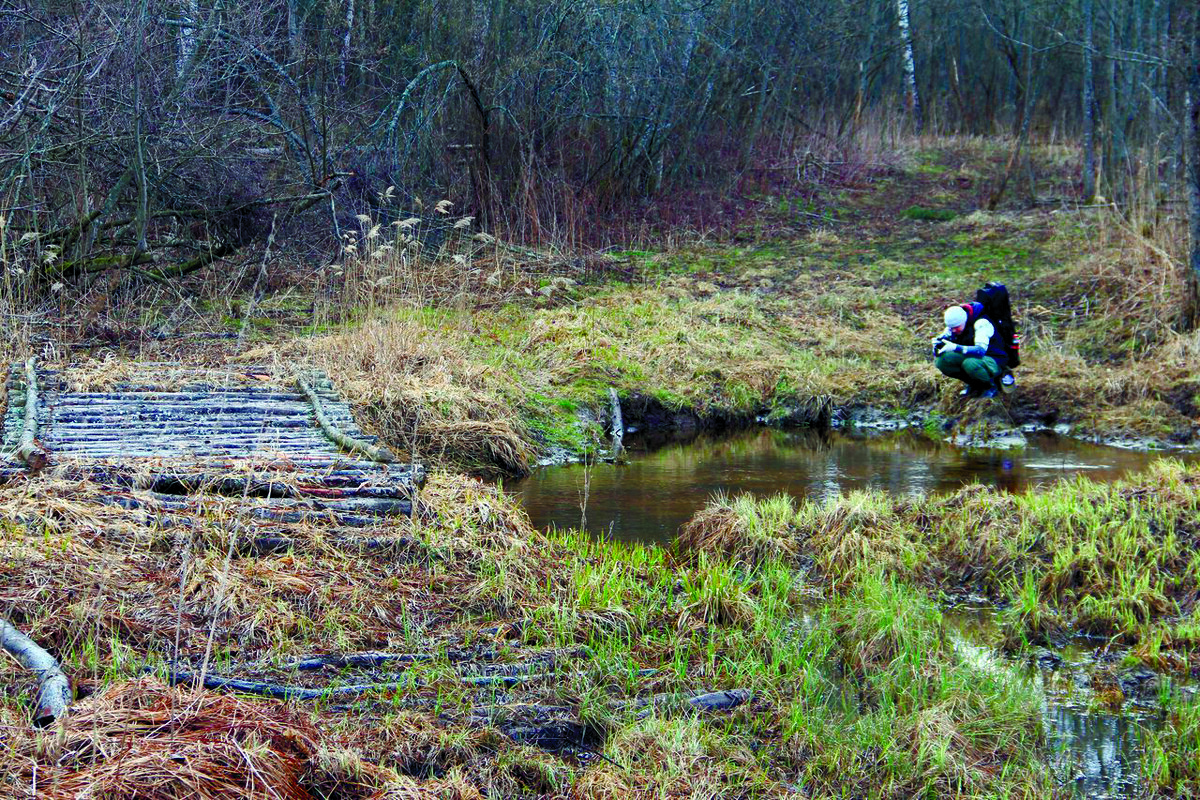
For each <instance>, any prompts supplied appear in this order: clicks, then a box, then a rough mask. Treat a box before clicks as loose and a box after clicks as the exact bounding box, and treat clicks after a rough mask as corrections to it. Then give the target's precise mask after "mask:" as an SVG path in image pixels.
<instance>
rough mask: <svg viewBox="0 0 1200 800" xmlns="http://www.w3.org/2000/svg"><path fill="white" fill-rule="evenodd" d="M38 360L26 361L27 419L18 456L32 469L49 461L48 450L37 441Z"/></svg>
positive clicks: (43, 465) (18, 448) (40, 466)
mask: <svg viewBox="0 0 1200 800" xmlns="http://www.w3.org/2000/svg"><path fill="white" fill-rule="evenodd" d="M37 415H38V393H37V362H36V359H34V358H33V356H30V357H29V360H28V361H26V362H25V421H24V425H23V427H22V428H21V443H20V445H18V447H17V458H19V459H21V460H22V461H24V462H25V463H26V464H27V465H28V466H29V468H30V469H32V470H39V469H42V468H43V467H45V466H46V464H47V463H49V459H48V458H47V457H46V451H45V450H43V449H42V447H41V445H39V444H38V443H37V424H38V421H37Z"/></svg>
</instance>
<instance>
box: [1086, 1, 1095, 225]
mask: <svg viewBox="0 0 1200 800" xmlns="http://www.w3.org/2000/svg"><path fill="white" fill-rule="evenodd" d="M1092 49H1093V42H1092V0H1083V202H1084V203H1091V202H1092V201H1094V200H1095V199H1096V77H1095V69H1094V67H1093V64H1092Z"/></svg>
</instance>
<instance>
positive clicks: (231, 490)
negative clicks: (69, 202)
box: [0, 359, 425, 525]
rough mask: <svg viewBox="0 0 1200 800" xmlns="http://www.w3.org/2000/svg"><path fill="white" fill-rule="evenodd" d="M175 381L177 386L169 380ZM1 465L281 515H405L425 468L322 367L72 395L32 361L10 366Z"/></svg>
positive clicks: (150, 376) (162, 378)
mask: <svg viewBox="0 0 1200 800" xmlns="http://www.w3.org/2000/svg"><path fill="white" fill-rule="evenodd" d="M173 384H174V385H177V386H178V388H176V389H168V388H164V387H167V386H171V385H173ZM0 457H2V458H3V463H0V472H2V473H4V474H5V475H9V476H11V475H12V474H14V473H19V472H22V471H25V470H39V469H44V468H46V467H47V466H51V467H53V468H54V469H56V470H57V471H60V472H61V473H63V474H65V475H69V476H71V477H75V478H83V479H88V480H91V481H94V482H97V483H100V484H107V485H112V486H114V487H119V488H120V489H140V490H148V491H151V492H155V493H158V494H159V495H164V494H166V495H172V494H174V495H187V494H199V493H211V494H220V495H226V496H231V497H245V498H251V497H253V498H256V500H257V502H256V504H255V505H256V507H261V506H262V501H263V499H265V500H266V501H268V503H270V502H276V503H277V504H278V505H279V509H278V511H279V513H280V515H281V517H280V518H290V516H295V515H297V514H300V515H301V516H303V515H304V514H306V513H310V512H311V514H312V515H313V516H314V517H315V516H320V515H330V516H332V517H333V518H334V519H335V520H336V519H337V518H338V515H339V513H343V512H345V513H346V514H347V516H352V518H353V524H355V525H361V524H362V521H363V520H364V518H365V519H370V518H371V517H372V516H376V517H388V516H395V515H409V514H411V513H412V503H413V499H414V497H415V496H416V492H417V490H418V489H419V487H420V486H421V484H422V483H423V482H424V478H425V473H424V469H423V468H422V467H421V466H420V465H417V464H402V463H398V462H399V459H398V458H397V457H396V456H395V455H394V454H393V453H391V452H390V451H388V450H387V448H385V447H383V446H382V445H380V443H379V442H378V441H377V440H376V439H375V437H372V436H368V435H366V434H364V433H363V431H362V430H360V429H359V427H358V425H357V424H356V423H355V422H354V417H353V415H352V414H351V412H350V408H349V406H348V405H347V404H346V402H345V401H344V400H343V399H342V398H341V397H340V396H339V395H338V393H337V391H336V389H335V388H334V386H333V384H332V383H331V382H330V381H329V379H328V378H327V377H326V376H325V375H324V374H322V373H319V372H313V371H308V372H297V373H293V374H286V375H280V376H276V375H274V373H273V371H272V370H270V369H266V368H262V369H256V368H243V369H241V370H238V371H234V370H229V371H223V372H220V373H215V372H214V371H212V370H188V369H180V368H174V367H170V366H169V365H168V366H162V367H157V368H156V367H155V366H148V367H147V368H146V371H145V372H144V373H142V374H139V375H138V376H137V379H136V380H132V381H128V382H126V383H124V384H121V385H118V386H116V387H114V388H113V389H111V390H109V391H72V390H71V389H70V388H69V387H68V385H67V382H66V381H65V380H64V377H63V375H62V374H61V373H58V372H55V371H52V370H47V369H38V368H36V367H35V365H34V363H33V360H32V359H31V360H30V361H28V362H25V363H22V364H15V365H13V366H12V367H11V369H10V370H9V377H8V409H7V413H6V414H5V417H4V426H3V437H2V446H0Z"/></svg>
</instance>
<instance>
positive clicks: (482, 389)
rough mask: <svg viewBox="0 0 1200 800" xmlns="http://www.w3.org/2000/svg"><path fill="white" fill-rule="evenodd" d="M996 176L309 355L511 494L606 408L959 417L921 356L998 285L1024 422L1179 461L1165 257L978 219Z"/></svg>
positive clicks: (795, 221)
mask: <svg viewBox="0 0 1200 800" xmlns="http://www.w3.org/2000/svg"><path fill="white" fill-rule="evenodd" d="M1068 155H1069V154H1067V153H1065V152H1063V151H1058V150H1055V149H1050V148H1046V149H1043V150H1040V151H1038V152H1037V159H1038V165H1039V174H1040V175H1042V183H1041V184H1040V187H1039V188H1040V190H1041V191H1042V192H1044V193H1045V192H1049V193H1052V194H1053V193H1056V192H1059V191H1064V187H1065V186H1066V185H1067V184H1069V181H1070V180H1071V174H1072V173H1071V166H1070V163H1069V162H1068ZM1002 156H1003V154H1002V153H1000V152H999V151H998V150H994V149H991V148H990V147H989V146H988V145H986V144H983V143H979V142H966V143H945V144H943V145H941V146H938V147H936V148H932V149H928V150H919V151H915V152H914V153H912V154H911V155H909V156H908V157H907V159H906V160H905V161H903V162H902V163H903V166H901V167H900V168H897V169H892V170H881V171H876V172H875V173H874V174H872V175H870V176H868V177H867V178H864V179H859V180H858V181H857V182H854V183H845V184H841V183H838V184H831V185H823V186H821V187H819V188H816V189H810V190H808V191H807V192H806V194H805V195H804V196H802V197H798V198H789V197H779V196H776V195H763V196H761V197H759V198H757V199H756V201H755V202H757V204H758V210H757V212H756V214H755V215H754V216H753V218H752V221H751V222H749V223H746V224H744V225H742V226H741V227H740V228H739V229H738V230H737V232H736V233H735V234H734V235H733V237H732V238H731V239H728V240H726V241H725V242H724V243H721V244H711V245H702V246H692V247H689V248H685V249H682V250H674V251H671V252H661V253H660V252H648V251H628V252H626V253H624V254H623V255H622V257H623V258H624V259H625V265H626V266H625V268H624V269H623V270H618V271H616V272H615V273H613V274H617V275H620V276H621V278H622V279H621V281H619V282H617V283H613V282H611V281H606V280H600V281H599V282H596V281H592V282H590V283H587V284H586V285H585V284H574V283H568V282H560V283H553V282H548V283H547V285H546V287H544V288H545V294H544V295H543V294H540V293H537V292H534V293H533V298H534V299H530V298H529V297H528V296H526V295H524V294H518V296H519V297H520V298H524V299H523V300H515V299H514V300H511V301H509V302H508V303H507V304H504V305H501V306H499V307H491V308H487V309H481V308H477V307H474V306H472V305H470V304H464V303H461V302H460V303H459V306H458V308H459V310H455V309H454V308H445V307H443V308H442V309H441V310H424V311H419V312H418V311H404V310H392V311H387V312H377V313H374V314H372V315H370V318H369V321H368V322H366V323H361V322H356V323H354V324H353V325H352V326H351V327H350V328H349V329H347V330H346V332H344V333H333V334H331V335H329V336H326V337H322V338H320V339H318V340H317V341H315V342H313V343H312V345H311V349H310V351H309V352H310V354H311V355H312V356H313V357H315V358H316V359H317V360H320V361H323V362H324V363H325V364H326V366H327V367H329V368H330V370H331V371H333V372H335V373H336V374H337V375H338V377H339V378H340V379H341V380H342V381H343V382H344V383H346V384H347V385H349V386H351V387H353V389H354V391H355V396H356V398H357V399H359V400H360V401H362V402H363V403H364V404H365V405H367V406H368V407H370V408H371V409H372V414H373V419H374V422H375V424H376V426H377V427H378V428H379V429H380V430H381V431H382V432H383V433H384V434H385V435H387V436H388V437H389V438H390V439H392V441H393V442H394V443H396V444H399V445H401V449H402V450H407V449H408V445H409V444H410V443H411V441H412V436H411V432H412V430H413V427H414V424H415V425H416V426H417V431H418V433H417V436H416V441H417V442H418V446H419V449H420V450H421V451H422V452H425V453H430V452H432V453H434V454H441V453H445V454H446V455H448V456H449V460H450V461H452V462H456V463H458V464H459V465H465V466H469V467H472V468H476V469H481V468H487V467H498V468H499V469H500V471H518V472H519V471H520V470H521V468H523V467H524V465H525V464H526V463H527V462H528V460H529V458H530V457H531V456H532V455H533V454H534V453H536V452H538V451H544V450H545V449H546V448H547V447H549V446H551V445H562V446H567V447H569V448H572V449H579V448H580V447H581V446H582V445H583V444H584V443H585V440H586V438H587V437H588V435H589V434H588V433H587V432H586V431H582V430H580V429H579V427H578V425H577V424H576V418H575V411H576V409H577V408H578V407H579V406H581V405H582V406H590V407H593V408H600V407H602V406H603V405H604V402H605V400H604V393H605V391H606V389H607V387H608V386H615V387H617V388H618V389H619V390H620V391H621V392H622V393H624V394H626V395H631V394H643V395H649V396H652V397H655V398H657V399H659V400H661V401H662V402H663V403H665V404H666V405H667V406H669V407H677V408H690V409H695V410H698V411H699V412H701V413H702V414H704V413H710V414H727V413H733V414H744V415H752V414H757V413H762V412H764V411H769V410H771V409H772V408H778V407H781V406H787V405H789V404H794V403H796V402H802V401H805V400H807V399H811V398H814V397H824V396H828V397H830V398H832V399H833V401H834V402H835V403H836V404H837V405H838V406H842V407H855V406H869V407H873V408H876V409H880V410H883V411H891V412H897V413H905V414H907V413H908V412H910V411H912V410H918V411H928V410H931V409H933V410H938V411H940V412H941V413H945V414H956V413H957V412H959V411H961V409H960V408H959V407H958V406H957V405H956V401H955V399H954V391H955V389H956V387H954V386H952V385H951V384H950V382H948V381H946V380H943V379H941V378H940V376H939V375H937V374H936V372H935V370H934V369H933V368H932V365H931V364H930V361H929V358H928V356H927V353H926V349H927V342H928V339H929V337H930V336H932V335H933V334H934V333H936V330H937V328H938V327H939V326H940V321H939V320H940V311H941V309H942V308H943V307H944V306H945V305H947V304H950V303H953V302H961V301H963V300H965V299H970V297H971V296H972V295H973V292H974V289H975V288H977V287H978V286H979V285H981V284H982V283H983V282H984V281H986V280H1002V281H1004V282H1006V283H1007V284H1008V285H1009V286H1010V287H1011V289H1012V291H1013V293H1014V298H1015V303H1016V311H1017V315H1018V323H1019V327H1020V332H1021V333H1022V335H1023V337H1024V342H1025V343H1024V354H1025V355H1024V360H1025V366H1023V368H1022V369H1021V370H1020V372H1019V380H1020V391H1019V392H1018V394H1017V395H1016V396H1015V398H1014V399H1013V400H1012V401H1011V402H1010V412H1011V413H1012V415H1013V416H1014V418H1016V419H1017V420H1018V421H1031V420H1039V421H1043V422H1051V423H1053V422H1061V421H1066V422H1071V423H1074V424H1075V425H1076V426H1077V429H1079V430H1082V431H1084V432H1090V433H1095V434H1097V435H1105V436H1141V437H1150V438H1154V439H1158V440H1162V441H1166V440H1176V441H1184V440H1188V439H1190V438H1191V437H1192V435H1193V429H1194V426H1195V425H1196V424H1197V416H1198V413H1200V412H1198V411H1197V395H1198V393H1200V384H1198V379H1197V377H1196V374H1195V369H1194V364H1195V361H1196V359H1197V358H1198V357H1200V340H1197V339H1196V337H1195V335H1192V336H1190V337H1181V336H1178V335H1176V334H1174V333H1172V332H1171V331H1170V329H1169V323H1170V319H1171V314H1172V309H1173V308H1174V307H1175V305H1176V304H1177V297H1176V296H1175V293H1176V291H1177V287H1176V284H1177V280H1176V278H1175V273H1174V272H1173V270H1172V268H1169V267H1168V266H1166V262H1165V261H1164V260H1163V257H1162V256H1161V253H1162V251H1161V250H1160V249H1159V248H1158V245H1157V244H1155V241H1156V240H1155V239H1154V238H1145V237H1143V236H1141V235H1140V234H1135V233H1134V232H1132V231H1131V230H1129V229H1128V228H1127V226H1126V224H1125V223H1121V222H1118V221H1116V220H1115V219H1113V218H1111V217H1109V216H1106V215H1105V214H1104V213H1103V212H1094V211H1088V212H1064V211H1060V210H1058V209H1056V208H1052V207H1050V208H1043V209H1038V210H1032V211H1028V210H1016V211H1002V212H998V213H985V212H979V211H974V210H973V209H975V207H976V204H977V202H978V199H979V198H980V197H981V196H982V194H983V193H984V192H985V190H986V187H987V181H988V177H987V176H990V175H992V174H994V172H995V170H997V169H998V166H997V163H996V162H997V161H998V159H1000V158H1001V157H1002ZM931 212H938V213H931ZM947 216H953V218H952V219H944V217H947ZM929 217H935V219H929ZM938 218H940V219H938ZM1146 230H1147V232H1148V233H1151V234H1153V235H1154V236H1157V237H1158V238H1157V240H1158V241H1166V240H1169V239H1170V237H1171V236H1172V235H1173V234H1172V231H1173V230H1174V229H1173V228H1171V227H1170V225H1169V224H1167V223H1164V224H1163V225H1162V226H1160V227H1159V228H1158V229H1155V230H1151V227H1150V226H1147V228H1146ZM363 257H364V258H366V257H368V256H366V255H364V256H363ZM492 277H495V278H496V280H497V281H498V282H499V283H500V284H503V283H504V282H505V281H509V280H511V281H512V282H513V284H512V285H513V286H514V287H516V286H522V285H525V284H524V283H523V282H522V279H521V276H520V275H518V274H516V273H514V274H512V275H509V274H508V273H503V271H502V270H499V269H498V270H496V272H495V273H493V274H492ZM459 299H460V301H461V298H459ZM418 418H419V419H418Z"/></svg>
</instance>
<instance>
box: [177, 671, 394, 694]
mask: <svg viewBox="0 0 1200 800" xmlns="http://www.w3.org/2000/svg"><path fill="white" fill-rule="evenodd" d="M167 681H168V682H169V683H171V684H172V685H176V686H177V685H180V684H185V685H186V684H192V685H193V686H194V685H196V684H198V683H200V676H199V675H196V674H194V673H191V672H185V671H183V670H172V671H170V672H168V673H167ZM202 685H203V686H204V688H205V689H229V690H231V691H235V692H242V693H243V694H253V695H258V696H260V697H271V698H274V699H276V700H321V699H325V698H335V697H356V696H358V695H362V694H369V693H371V692H394V691H397V690H399V689H412V688H416V686H417V681H416V679H412V678H410V679H408V680H403V681H390V682H388V683H360V684H351V685H348V686H330V687H327V688H324V689H309V688H307V687H304V686H285V685H283V684H278V683H270V682H268V681H250V680H243V679H241V678H225V677H222V676H220V675H205V676H204V680H203V683H202Z"/></svg>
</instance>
